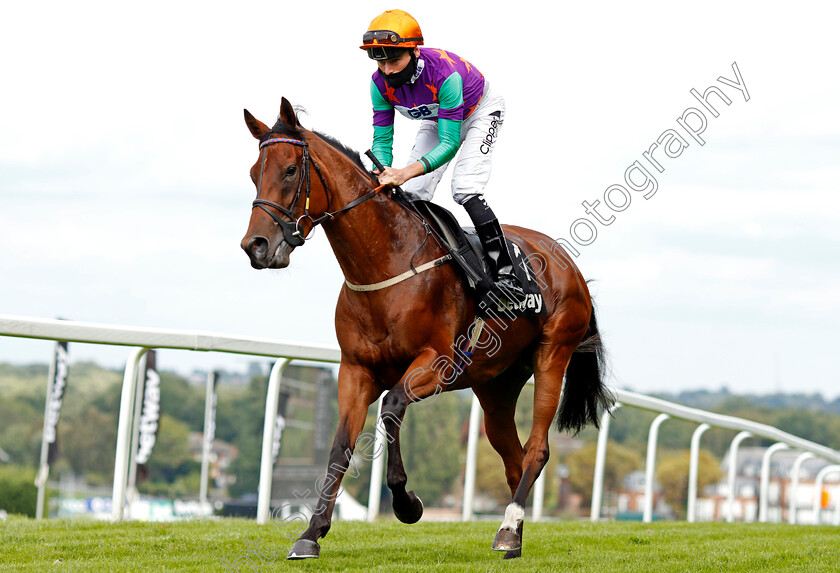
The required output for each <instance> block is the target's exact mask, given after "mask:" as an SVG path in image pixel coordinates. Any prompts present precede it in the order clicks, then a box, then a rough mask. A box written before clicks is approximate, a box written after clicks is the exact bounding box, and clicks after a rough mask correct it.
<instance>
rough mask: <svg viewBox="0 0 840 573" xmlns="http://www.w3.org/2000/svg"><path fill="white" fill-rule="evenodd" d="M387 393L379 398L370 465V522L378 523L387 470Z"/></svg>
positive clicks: (368, 516) (368, 517) (368, 518)
mask: <svg viewBox="0 0 840 573" xmlns="http://www.w3.org/2000/svg"><path fill="white" fill-rule="evenodd" d="M386 394H387V392H383V393H382V395H381V396H379V403H378V405H377V407H376V420H375V421H374V428H375V431H374V433H375V436H374V442H373V444H374V447H373V453H374V458H373V461H372V462H371V464H370V489H369V490H368V513H367V520H368V521H369V522H374V521H376V518H377V517H378V516H379V504H380V503H381V502H382V470H384V469H385V448H386V447H387V445H386V443H385V436H386V433H385V423H384V422H383V421H382V401H383V400H384V399H385V395H386Z"/></svg>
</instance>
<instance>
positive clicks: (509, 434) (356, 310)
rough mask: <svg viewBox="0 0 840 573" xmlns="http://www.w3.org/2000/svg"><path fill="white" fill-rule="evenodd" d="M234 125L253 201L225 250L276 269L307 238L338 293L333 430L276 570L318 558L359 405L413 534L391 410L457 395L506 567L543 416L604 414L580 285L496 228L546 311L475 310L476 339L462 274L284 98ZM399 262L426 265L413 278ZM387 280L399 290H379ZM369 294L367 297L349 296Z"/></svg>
mask: <svg viewBox="0 0 840 573" xmlns="http://www.w3.org/2000/svg"><path fill="white" fill-rule="evenodd" d="M245 123H246V124H247V126H248V129H249V130H250V132H251V134H252V135H253V136H254V137H255V138H256V139H258V140H259V141H260V146H259V147H260V156H259V158H258V160H257V162H256V163H255V164H254V165H253V166H252V167H251V179H252V180H253V182H254V185H255V187H256V189H257V198H256V200H255V201H254V203H253V206H252V211H251V218H250V222H249V225H248V231H247V232H246V233H245V237H244V238H243V239H242V242H241V246H242V248H243V249H244V250H245V252H246V253H247V254H248V257H249V258H250V260H251V266H253V267H254V268H256V269H265V268H272V269H281V268H285V267H286V266H288V265H289V257H290V254H291V252H292V251H293V250H294V249H295V248H296V247H298V246H300V245H302V244H303V243H304V240H305V239H306V238H307V237H308V236H309V234H310V233H311V232H312V231H313V229H314V227H315V226H317V225H319V224H322V225H323V228H324V233H325V234H326V237H327V240H328V241H329V243H330V245H331V247H332V250H333V252H334V254H335V257H336V259H337V260H338V264H339V265H340V267H341V270H342V272H343V273H344V277H345V279H346V280H345V284H344V286H343V287H342V289H341V293H340V294H339V297H338V303H337V305H336V310H335V329H336V335H337V338H338V344H339V346H340V348H341V364H340V367H339V373H338V404H339V422H338V428H337V430H336V433H335V438H334V441H333V444H332V448H331V450H330V454H329V462H328V468H327V470H326V474H325V475H324V476H323V478H322V481H323V484H321V485H319V486H318V489H319V492H318V493H319V498H318V502H317V504H316V507H315V509H314V510H313V515H312V518H311V520H310V522H309V525H308V527H307V529H306V530H305V531H304V532H303V533H302V534H301V535H300V537H299V538H298V539H297V540H296V541H295V543H294V545H293V546H292V549H291V550H290V552H289V554H288V556H287V557H288V558H289V559H300V558H306V557H318V556H319V555H320V545H319V544H318V540H319V539H320V538H322V537H324V536H326V534H327V532H328V531H329V529H330V525H331V521H332V512H333V507H334V505H335V499H336V496H337V494H338V492H339V485H340V483H341V480H342V478H343V476H344V473H345V471H346V470H347V468H348V466H349V464H350V457H351V456H352V452H353V451H354V448H356V446H357V438H358V437H359V434H360V433H361V431H362V429H363V427H364V424H365V417H366V415H367V411H368V406H369V405H370V404H371V403H373V402H374V401H375V400H376V399H377V398H378V397H379V396H380V395H381V394H382V393H383V392H387V394H386V395H385V398H384V400H383V403H382V415H381V419H382V420H383V422H384V427H385V431H386V432H387V436H388V469H387V484H388V487H389V488H390V489H391V492H392V494H393V510H394V514H395V515H396V517H397V518H398V519H400V520H401V521H403V522H406V523H414V522H416V521H418V520H419V519H420V517H421V515H422V513H423V504H422V502H421V501H420V499H419V498H418V497H417V495H416V494H415V493H414V492H413V491H406V483H407V476H406V473H405V470H404V467H403V462H402V458H401V455H400V441H399V431H400V425H401V423H402V420H403V416H404V415H405V412H406V407H407V406H408V405H409V404H411V403H413V402H418V401H420V400H423V399H429V398H432V399H433V398H434V397H435V396H437V394H439V393H440V392H442V391H450V390H458V389H464V388H471V389H472V391H473V392H474V393H475V395H476V396H477V397H478V400H479V402H480V404H481V407H482V409H483V410H484V415H485V430H486V434H487V438H488V439H489V441H490V443H491V444H492V446H493V448H494V449H495V450H496V451H497V452H498V453H499V455H500V456H501V458H502V460H503V462H504V466H505V476H506V478H507V483H508V485H509V487H510V492H511V498H512V499H511V502H510V504H509V505H508V506H507V508H506V510H505V516H504V521H503V522H502V524H501V527H500V528H499V530H498V532H497V533H496V536H495V539H494V540H493V544H492V546H491V547H492V549H494V550H497V551H504V552H505V557H506V558H511V557H519V556H521V549H522V534H523V522H524V515H525V512H524V506H525V502H526V498H527V497H528V494H529V492H530V491H531V487H532V486H533V484H534V482H535V480H536V479H537V477H538V476H539V474H540V472H541V471H542V469H543V467H544V466H545V464H546V462H547V460H548V456H549V446H548V432H549V429H550V427H551V424H552V420H553V419H554V417H555V414H557V426H558V429H560V430H561V431H562V430H570V431H574V432H578V431H580V429H581V428H582V427H583V426H584V425H586V424H588V423H593V424H595V425H597V424H598V419H599V418H598V416H599V411H600V410H601V409H602V408H605V407H609V406H610V405H611V403H612V401H613V398H612V396H611V394H610V392H609V390H608V389H607V387H606V386H605V384H604V381H603V378H602V374H603V363H602V360H603V346H602V343H601V339H600V336H599V334H598V327H597V324H596V320H595V314H594V311H593V307H592V301H591V298H590V294H589V290H588V287H587V283H586V281H585V280H584V278H583V276H582V275H581V273H580V271H579V270H578V269H577V267H576V266H575V264H574V263H573V262H572V261H571V259H570V258H569V256H568V255H567V254H566V253H565V251H563V249H562V248H561V247H560V246H559V245H558V244H557V243H556V242H554V241H553V240H552V239H550V238H549V237H548V236H546V235H543V234H541V233H538V232H536V231H532V230H529V229H525V228H521V227H514V226H510V225H505V226H504V232H505V235H506V236H507V237H508V238H509V239H511V240H512V241H514V242H515V243H516V245H518V246H519V248H520V249H521V250H522V251H523V253H525V254H527V257H528V260H529V261H530V262H531V264H532V267H533V268H534V274H535V275H536V279H537V281H538V283H539V285H540V288H541V290H542V294H543V299H544V304H545V310H546V313H545V316H535V317H519V318H517V317H511V316H508V315H505V314H504V312H502V311H503V310H504V309H503V307H502V306H499V308H498V309H497V310H498V313H497V312H496V311H495V310H494V309H488V310H487V313H489V317H488V320H487V321H486V323H485V326H484V329H483V334H482V335H481V336H479V337H478V340H476V335H475V330H476V328H475V325H476V323H477V321H476V311H477V308H476V303H475V301H474V298H473V297H472V296H471V292H470V290H469V287H468V285H467V283H466V280H465V278H464V275H462V274H461V273H460V271H459V269H458V268H456V267H455V266H454V265H453V264H439V263H438V262H437V261H438V260H439V259H445V256H446V251H445V250H444V249H443V248H442V246H441V245H440V244H438V243H437V242H435V241H434V240H427V238H428V232H427V230H426V226H425V225H424V224H423V222H422V221H420V220H419V219H418V217H417V216H416V215H415V214H414V213H413V212H412V211H411V210H410V209H408V208H407V207H406V206H405V205H404V204H400V203H399V202H398V201H396V200H394V199H393V198H392V197H390V196H389V195H388V193H387V190H383V189H381V188H380V187H378V182H377V181H376V179H375V177H374V176H373V175H372V174H371V173H369V172H368V171H367V169H366V168H365V166H364V164H363V163H362V161H361V158H360V157H359V154H358V153H355V152H353V151H352V150H350V149H349V148H347V147H345V146H344V145H342V144H341V143H339V142H338V141H336V140H334V139H333V138H331V137H329V136H326V135H323V134H320V133H316V132H313V131H309V130H307V129H305V128H304V127H303V126H301V124H300V123H299V121H298V117H297V113H296V111H295V108H294V107H293V106H292V105H291V104H290V103H289V101H288V100H286V98H283V99H282V104H281V107H280V114H279V116H278V118H277V122H276V123H275V125H274V126H273V127H271V128H269V127H268V126H267V125H266V124H264V123H262V122H261V121H259V120H257V119H256V118H255V117H254V116H253V115H251V113H249V112H248V110H245ZM415 261H416V262H417V263H418V265H419V264H420V263H433V262H434V264H431V265H429V264H427V265H423V267H424V268H426V269H427V270H425V272H418V271H420V268H417V267H415V266H414V262H415ZM410 269H416V270H415V271H414V272H412V271H411V270H410ZM401 275H402V279H405V280H397V279H394V277H397V278H398V279H399V278H400V276H401ZM406 277H407V278H406ZM390 279H393V280H390ZM379 283H381V284H379ZM392 283H393V284H392ZM377 284H379V286H378V287H376V288H371V289H370V290H359V288H360V287H359V286H358V285H362V286H364V285H368V286H372V287H374V286H375V285H377ZM382 285H386V286H382ZM470 336H472V337H473V340H472V342H473V343H474V348H475V353H474V355H472V356H470V357H467V355H466V354H464V353H463V351H462V349H461V348H460V345H461V343H462V341H464V340H467V339H468V338H469V337H470ZM465 359H466V360H465ZM532 373H533V375H534V381H535V386H534V417H533V425H532V427H531V433H530V436H529V438H528V440H527V441H526V442H525V445H524V446H523V445H522V443H521V442H520V440H519V437H518V435H517V432H516V426H515V425H514V408H515V406H516V401H517V398H518V397H519V393H520V391H521V390H522V387H523V386H524V384H525V383H526V381H527V380H528V379H529V378H530V376H531V374H532ZM564 375H565V388H564ZM561 389H563V392H562V403H561ZM558 405H559V413H558ZM362 447H363V446H361V445H359V448H360V449H361V448H362ZM367 449H368V450H369V447H368V448H367ZM319 481H321V480H319Z"/></svg>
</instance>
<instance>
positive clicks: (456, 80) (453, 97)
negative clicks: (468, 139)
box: [420, 72, 464, 173]
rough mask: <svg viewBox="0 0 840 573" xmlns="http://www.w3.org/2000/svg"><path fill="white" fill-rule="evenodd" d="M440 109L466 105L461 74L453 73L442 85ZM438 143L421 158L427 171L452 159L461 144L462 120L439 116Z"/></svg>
mask: <svg viewBox="0 0 840 573" xmlns="http://www.w3.org/2000/svg"><path fill="white" fill-rule="evenodd" d="M438 98H439V101H440V108H439V109H438V114H440V110H444V109H456V108H458V107H462V106H463V105H464V90H463V80H462V79H461V74H459V73H457V72H456V73H453V74H452V75H451V76H449V77H448V78H446V81H444V82H443V85H441V86H440V92H439V95H438ZM438 137H439V138H440V143H438V144H437V145H436V146H435V147H434V148H432V150H431V151H429V152H428V153H427V154H426V155H424V156H423V157H421V158H420V161H421V162H422V163H423V167H425V169H426V173H428V172H429V171H434V170H435V169H437V168H438V167H440V166H441V165H443V164H445V163H446V162H447V161H451V160H452V158H453V157H455V154H456V153H457V152H458V148H459V147H460V146H461V120H456V119H446V118H441V117H438Z"/></svg>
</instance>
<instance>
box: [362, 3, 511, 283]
mask: <svg viewBox="0 0 840 573" xmlns="http://www.w3.org/2000/svg"><path fill="white" fill-rule="evenodd" d="M422 45H423V34H422V32H421V31H420V25H419V24H418V23H417V21H416V20H415V19H414V18H413V17H412V16H411V15H410V14H408V13H406V12H404V11H402V10H388V11H386V12H384V13H382V14H381V15H379V16H377V17H376V18H374V20H373V21H372V22H371V23H370V26H369V27H368V30H367V32H365V34H364V36H363V44H362V46H360V47H361V48H362V49H363V50H366V51H367V53H368V56H369V57H370V58H371V59H373V60H376V63H377V66H378V69H377V70H376V72H375V73H374V74H373V78H372V80H371V84H370V95H371V99H372V100H373V146H372V151H373V153H374V155H376V158H377V159H379V161H380V162H381V163H382V165H383V166H385V170H384V171H383V172H382V173H379V183H380V184H386V185H395V186H402V188H403V190H404V191H405V192H406V194H408V195H409V197H410V198H411V199H413V200H417V199H423V200H427V201H428V200H431V198H432V196H433V195H434V192H435V188H436V187H437V184H438V183H439V182H440V180H441V177H443V172H444V171H445V170H446V167H447V166H448V165H449V163H450V162H451V161H452V159H453V158H454V157H455V154H456V153H457V152H458V149H459V148H460V149H461V153H460V154H459V155H458V159H457V160H456V161H455V166H454V172H453V174H452V198H453V199H454V200H455V202H456V203H458V204H459V205H463V206H464V208H465V209H466V211H467V214H468V215H469V217H470V219H471V220H472V222H473V224H474V225H475V229H476V232H477V234H478V237H479V239H480V240H481V244H482V245H483V246H484V250H485V252H486V253H487V258H488V260H489V265H490V271H491V274H492V275H493V280H494V282H496V283H499V284H501V285H502V286H504V287H505V288H506V289H509V290H510V291H512V293H513V294H521V293H523V291H522V289H521V288H520V286H519V284H518V282H517V280H516V275H515V273H514V268H513V264H514V263H513V257H512V256H511V253H510V251H509V250H508V246H507V242H506V241H505V238H504V235H503V233H502V228H501V226H500V225H499V221H498V219H496V216H495V215H494V214H493V211H492V210H491V209H490V207H489V206H488V205H487V203H486V201H485V200H484V196H483V191H484V187H485V185H487V181H488V179H489V178H490V167H491V165H490V162H491V159H492V156H493V148H494V146H495V143H496V139H497V138H498V137H499V130H500V128H501V127H502V123H503V122H504V118H505V101H504V99H503V98H502V96H501V95H499V94H496V93H494V92H493V91H492V90H491V89H490V84H489V82H488V81H487V80H486V79H485V78H484V75H483V74H482V73H481V72H480V71H478V68H476V67H475V66H474V65H472V64H470V63H469V62H468V61H466V60H464V59H463V58H461V57H459V56H457V55H456V54H453V53H452V52H447V51H446V50H437V49H431V48H420V47H419V46H422ZM394 110H397V111H399V112H400V113H401V114H402V115H404V116H405V117H407V118H409V119H417V120H424V121H421V122H420V129H419V130H418V132H417V137H416V139H415V141H414V148H413V149H412V150H411V154H410V156H409V161H408V165H407V166H406V167H403V168H402V169H398V168H393V167H391V163H392V161H393V153H392V149H393V141H394Z"/></svg>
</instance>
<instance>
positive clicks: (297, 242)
mask: <svg viewBox="0 0 840 573" xmlns="http://www.w3.org/2000/svg"><path fill="white" fill-rule="evenodd" d="M275 143H290V144H292V145H297V146H298V147H300V148H302V149H303V157H302V158H301V162H300V179H298V187H297V191H296V192H295V198H294V199H293V200H292V204H291V205H289V207H288V208H286V207H284V206H283V205H280V204H279V203H275V202H274V201H269V200H268V199H262V198H260V194H261V192H262V179H263V171H265V157H266V155H267V152H266V149H265V148H266V147H268V146H269V145H272V144H275ZM260 153H261V158H260V178H259V180H258V182H257V198H256V199H255V200H254V202H253V203H252V204H251V209H253V208H254V207H259V208H260V209H262V210H263V211H265V212H266V213H268V214H269V215H270V216H271V218H272V219H274V222H275V224H277V225H280V228H282V229H283V238H284V239H285V241H286V242H287V243H288V244H289V246H290V247H292V248H294V247H299V246H301V245H302V244H303V243H304V241H306V240H308V239H309V238H311V233H310V237H307V236H305V235H304V232H303V227H302V226H301V221H303V220H304V219H309V220H310V221H311V222H312V229H310V231H314V230H315V227H317V226H318V225H320V224H321V223H323V222H324V221H326V220H328V219H333V218H334V217H335V215H338V214H339V213H343V212H344V211H348V210H350V209H352V208H353V207H355V206H356V205H360V204H361V203H364V202H365V201H367V200H368V199H371V198H372V197H373V196H374V195H376V194H377V193H378V192H379V191H380V190H381V189H383V188H384V187H385V186H384V185H381V186H379V187H377V188H375V189H372V190H370V191H368V192H367V193H366V194H364V195H362V196H361V197H358V198H357V199H354V200H353V201H350V202H349V203H348V204H347V205H345V206H344V207H342V208H341V209H339V210H337V211H333V212H332V213H330V212H329V211H325V212H324V214H323V215H321V216H320V217H318V218H315V219H313V218H312V217H311V216H310V215H309V196H310V194H311V191H312V189H311V185H310V183H311V170H312V169H311V166H310V165H314V166H315V171H317V172H318V178H319V179H320V180H321V185H323V186H324V193H326V194H327V201H328V205H329V187H327V182H326V180H325V179H324V175H323V174H322V173H321V168H320V167H318V164H317V163H316V162H315V160H314V159H312V157H311V156H310V155H309V143H307V142H306V141H301V140H299V139H287V138H284V137H275V138H272V139H266V140H265V141H261V142H260ZM304 185H305V186H306V187H305V193H306V201H305V202H304V205H303V215H301V216H300V217H298V218H297V219H296V218H295V216H294V214H293V213H292V209H294V208H295V205H296V204H297V202H298V199H299V198H300V196H301V192H302V191H304ZM268 207H271V208H272V209H275V210H276V211H278V212H279V213H280V214H282V215H285V216H286V217H288V218H289V220H288V221H287V220H285V219H283V218H281V217H280V215H278V214H277V213H275V212H274V211H271V210H270V209H268Z"/></svg>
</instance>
